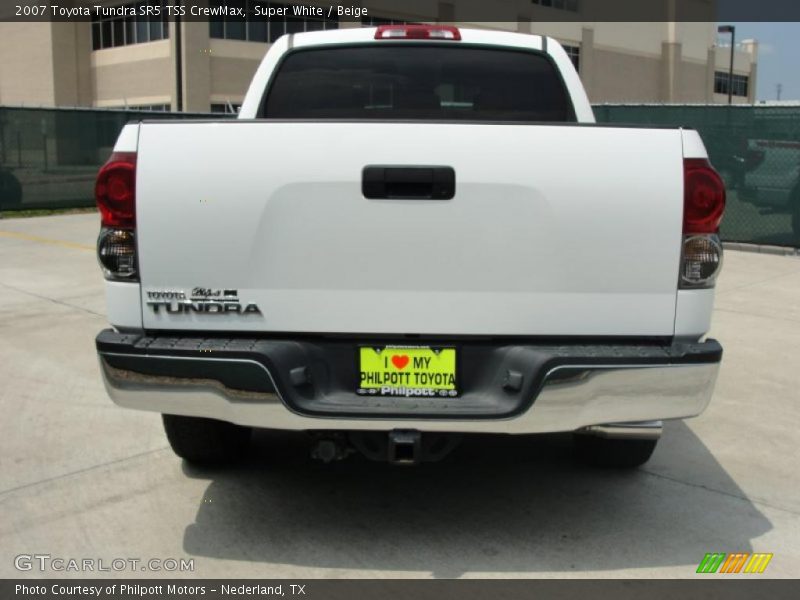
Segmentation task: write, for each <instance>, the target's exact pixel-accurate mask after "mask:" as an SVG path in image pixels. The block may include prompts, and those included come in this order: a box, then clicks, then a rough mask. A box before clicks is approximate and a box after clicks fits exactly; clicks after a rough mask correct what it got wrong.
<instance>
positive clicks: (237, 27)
mask: <svg viewBox="0 0 800 600" xmlns="http://www.w3.org/2000/svg"><path fill="white" fill-rule="evenodd" d="M227 5H228V6H229V7H231V8H234V7H235V8H242V9H244V12H245V15H246V16H245V17H225V18H224V19H217V20H213V19H212V20H211V21H209V23H208V27H209V29H208V33H209V36H210V37H212V38H215V39H219V40H242V41H248V42H262V43H270V44H271V43H273V42H274V41H275V40H277V39H278V38H279V37H281V36H282V35H284V34H286V33H302V32H304V31H322V30H325V29H338V28H339V18H338V17H337V16H332V17H331V18H327V17H322V18H318V17H310V16H295V12H294V9H293V7H292V5H287V4H281V3H278V2H267V1H266V0H228V2H227ZM270 6H271V7H272V8H273V9H274V8H286V9H288V10H286V11H285V12H286V15H284V16H275V17H273V18H270V19H267V17H266V16H264V15H266V14H267V7H270ZM256 7H259V8H260V9H261V11H260V13H261V16H257V15H256Z"/></svg>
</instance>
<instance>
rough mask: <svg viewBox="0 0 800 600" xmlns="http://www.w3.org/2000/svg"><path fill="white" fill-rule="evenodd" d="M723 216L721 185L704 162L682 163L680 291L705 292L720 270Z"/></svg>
mask: <svg viewBox="0 0 800 600" xmlns="http://www.w3.org/2000/svg"><path fill="white" fill-rule="evenodd" d="M724 212H725V184H724V183H723V182H722V178H721V177H720V176H719V174H717V172H716V171H715V170H714V168H713V167H712V166H711V164H710V163H709V162H708V160H706V159H704V158H686V159H684V161H683V248H682V251H681V273H680V287H681V288H709V287H713V286H714V282H715V280H716V278H717V275H719V270H720V267H721V266H722V243H721V242H720V239H719V235H718V233H719V224H720V221H722V215H723V213H724Z"/></svg>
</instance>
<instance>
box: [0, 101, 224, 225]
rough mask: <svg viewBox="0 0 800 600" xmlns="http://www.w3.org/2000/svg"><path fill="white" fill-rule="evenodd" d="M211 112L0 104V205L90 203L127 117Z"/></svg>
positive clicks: (27, 206) (47, 206)
mask: <svg viewBox="0 0 800 600" xmlns="http://www.w3.org/2000/svg"><path fill="white" fill-rule="evenodd" d="M209 116H210V115H206V114H190V113H167V112H159V111H132V110H89V109H79V108H70V109H60V108H55V109H39V108H12V107H0V211H14V210H30V209H52V208H78V207H83V206H93V205H94V178H95V175H96V174H97V170H98V169H99V168H100V166H101V165H102V164H103V163H104V162H105V161H106V160H107V159H108V157H109V155H110V154H111V149H112V148H113V146H114V142H115V141H116V139H117V136H118V135H119V132H120V130H121V129H122V127H123V126H124V125H125V124H126V123H129V122H131V121H140V120H143V119H184V118H187V119H191V118H209ZM214 116H215V117H220V116H223V115H214Z"/></svg>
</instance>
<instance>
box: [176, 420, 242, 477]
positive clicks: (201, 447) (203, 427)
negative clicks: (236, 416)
mask: <svg viewBox="0 0 800 600" xmlns="http://www.w3.org/2000/svg"><path fill="white" fill-rule="evenodd" d="M161 416H162V419H163V421H164V431H165V432H166V434H167V440H169V445H170V446H172V450H173V452H175V454H177V455H178V456H180V457H181V458H182V459H184V460H186V461H187V462H190V463H194V464H197V465H209V464H220V463H225V462H231V461H233V460H236V459H238V458H241V457H242V456H243V455H244V454H245V452H246V451H247V448H248V446H249V445H250V434H251V431H252V430H251V429H250V428H249V427H242V426H240V425H234V424H233V423H226V422H225V421H217V420H215V419H204V418H201V417H183V416H178V415H161Z"/></svg>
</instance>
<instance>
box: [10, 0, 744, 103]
mask: <svg viewBox="0 0 800 600" xmlns="http://www.w3.org/2000/svg"><path fill="white" fill-rule="evenodd" d="M237 1H238V2H239V3H244V2H245V1H246V2H248V3H249V4H250V5H252V6H255V5H256V4H260V5H266V4H267V2H266V0H229V3H231V4H233V3H236V2H237ZM465 1H467V2H470V1H483V0H465ZM653 1H656V2H658V1H662V2H665V3H669V2H670V1H671V0H653ZM459 2H461V0H459ZM308 3H313V2H306V4H308ZM505 3H506V5H513V6H512V10H513V8H516V9H517V10H516V14H517V15H518V19H519V20H518V21H512V22H506V23H467V22H463V21H458V15H459V10H458V9H457V8H456V7H455V6H454V4H453V3H448V2H430V1H426V0H406V1H404V2H403V3H398V2H388V1H387V0H360V2H359V1H358V0H353V2H350V3H349V4H352V5H357V6H361V7H362V8H365V9H366V10H367V16H362V17H361V18H358V19H353V18H352V17H342V18H341V19H332V20H328V19H312V18H291V17H289V18H276V19H272V20H270V21H266V20H265V19H264V18H263V17H262V18H253V19H248V20H245V21H243V20H233V19H231V20H228V21H214V22H210V23H209V22H191V21H182V22H181V23H179V24H177V25H176V23H175V22H174V21H170V20H168V19H166V18H163V17H162V18H160V19H152V18H151V19H149V20H148V19H146V18H143V17H140V16H138V15H137V16H134V15H131V14H128V15H126V16H119V15H116V14H114V15H109V16H103V17H98V18H95V19H94V20H93V21H91V22H89V21H83V22H75V21H73V22H58V23H48V22H38V23H37V22H27V23H19V22H17V23H13V22H3V23H0V105H13V106H20V105H23V106H84V107H108V108H111V107H113V108H122V107H129V108H152V109H172V110H186V111H198V112H207V111H209V110H215V111H223V110H226V109H227V110H230V108H231V107H234V108H235V107H237V106H238V105H239V104H240V103H241V102H242V99H243V97H244V94H245V91H246V89H247V85H248V83H249V80H250V77H251V76H252V74H253V73H254V71H255V69H256V67H257V66H258V63H259V61H260V60H261V58H262V57H263V55H264V53H265V52H266V50H267V49H268V48H269V44H270V42H271V41H274V40H275V39H276V38H277V37H279V36H280V35H283V34H284V33H287V32H288V33H291V32H300V31H309V30H318V29H329V28H344V27H361V26H367V25H374V24H382V23H388V22H404V21H408V22H431V21H439V22H447V23H454V24H456V25H460V26H464V27H483V28H494V29H507V30H513V31H521V32H525V33H536V34H545V35H549V36H551V37H553V38H556V39H558V40H559V41H560V42H561V43H562V44H563V45H564V46H565V48H566V49H567V52H568V53H569V54H570V56H571V57H572V59H573V62H575V64H576V66H577V67H578V71H579V73H580V76H581V79H582V80H583V82H584V85H585V86H586V89H587V92H588V94H589V98H590V100H591V101H592V102H594V103H602V102H665V103H671V102H677V103H685V102H690V103H721V102H727V99H728V96H727V89H728V66H729V59H730V47H729V46H728V47H722V46H719V45H717V32H716V24H715V23H713V22H690V23H686V22H652V23H609V22H591V21H585V22H582V21H577V20H576V21H569V20H568V19H567V18H569V19H571V18H576V16H577V17H580V15H581V13H580V8H581V5H580V2H579V0H505ZM60 4H61V5H64V6H67V5H69V4H70V2H69V1H68V0H65V1H63V2H60ZM73 4H76V3H74V2H73ZM92 4H105V5H108V6H120V5H121V6H124V7H127V8H128V9H130V10H132V11H133V12H135V13H138V12H141V10H142V6H143V5H147V4H148V2H142V1H139V2H127V3H126V2H121V1H120V0H115V1H105V2H103V1H102V0H101V1H99V2H98V1H97V0H96V1H95V2H93V3H92ZM149 4H150V5H153V4H156V5H157V4H159V0H149ZM271 4H272V5H275V4H277V3H275V2H271ZM381 4H385V5H386V7H382V6H381ZM706 4H707V5H708V6H709V19H711V18H712V17H711V15H712V14H713V12H712V11H711V8H710V7H712V6H713V2H710V1H707V2H706ZM389 6H391V7H393V8H394V10H393V9H391V8H388V7H389ZM398 6H402V7H403V8H404V12H397V10H396V8H397V7H398ZM459 6H460V4H459ZM431 7H434V8H435V11H436V13H435V14H432V13H431V12H426V11H430V10H431ZM251 8H252V7H251ZM734 59H735V64H734V73H735V77H734V82H733V83H734V85H733V94H734V95H733V99H734V101H735V102H737V103H752V102H754V101H755V87H756V86H755V79H756V66H757V59H758V47H757V44H756V42H754V41H747V42H745V43H743V44H739V45H737V47H736V51H735V53H734Z"/></svg>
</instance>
